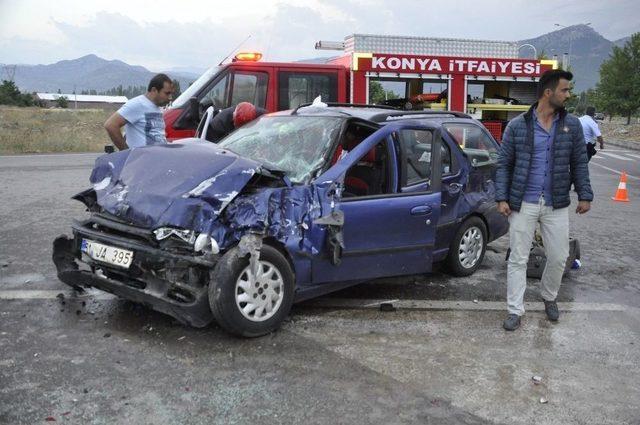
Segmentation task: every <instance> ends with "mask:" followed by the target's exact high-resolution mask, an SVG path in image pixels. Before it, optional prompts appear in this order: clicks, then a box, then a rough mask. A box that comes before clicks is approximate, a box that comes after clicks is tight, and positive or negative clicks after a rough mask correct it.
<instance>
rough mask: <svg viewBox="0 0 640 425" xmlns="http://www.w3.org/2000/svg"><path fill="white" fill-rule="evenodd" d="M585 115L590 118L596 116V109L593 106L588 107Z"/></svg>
mask: <svg viewBox="0 0 640 425" xmlns="http://www.w3.org/2000/svg"><path fill="white" fill-rule="evenodd" d="M585 114H587V115H589V116H590V117H592V116H594V115H595V114H596V108H594V107H593V106H587V110H586V112H585Z"/></svg>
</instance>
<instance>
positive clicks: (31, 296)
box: [0, 289, 117, 300]
mask: <svg viewBox="0 0 640 425" xmlns="http://www.w3.org/2000/svg"><path fill="white" fill-rule="evenodd" d="M58 294H62V295H64V297H65V298H93V299H97V300H108V299H115V298H117V297H116V296H115V295H111V294H109V293H107V292H102V291H96V292H93V291H91V290H89V291H85V292H84V293H74V292H73V291H69V290H66V289H64V290H57V291H56V290H51V289H46V290H38V289H31V290H29V289H27V290H21V289H7V290H2V291H0V300H54V299H56V298H57V297H58Z"/></svg>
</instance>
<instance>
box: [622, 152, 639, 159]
mask: <svg viewBox="0 0 640 425" xmlns="http://www.w3.org/2000/svg"><path fill="white" fill-rule="evenodd" d="M625 155H628V156H632V157H634V158H636V159H640V155H636V154H634V153H625Z"/></svg>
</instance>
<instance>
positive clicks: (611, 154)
mask: <svg viewBox="0 0 640 425" xmlns="http://www.w3.org/2000/svg"><path fill="white" fill-rule="evenodd" d="M598 154H600V155H604V156H608V157H611V158H615V159H619V160H621V161H633V159H631V158H627V157H626V156H621V155H616V154H615V153H609V152H602V151H601V150H600V151H598Z"/></svg>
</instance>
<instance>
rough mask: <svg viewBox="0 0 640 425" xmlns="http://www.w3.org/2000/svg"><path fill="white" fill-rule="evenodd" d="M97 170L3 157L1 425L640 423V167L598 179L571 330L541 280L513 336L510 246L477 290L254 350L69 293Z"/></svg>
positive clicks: (621, 159) (462, 283) (565, 300)
mask: <svg viewBox="0 0 640 425" xmlns="http://www.w3.org/2000/svg"><path fill="white" fill-rule="evenodd" d="M96 156H97V155H95V154H75V155H37V156H30V155H27V156H11V157H6V156H5V157H0V181H1V182H2V184H0V196H1V199H2V202H0V423H7V424H21V423H29V424H30V423H41V422H45V421H46V420H47V419H48V418H49V419H55V420H56V422H63V423H98V424H101V423H105V424H106V423H109V424H111V423H207V424H208V423H225V424H226V423H247V422H258V423H262V422H267V421H268V422H272V423H301V422H305V423H349V424H353V423H363V424H364V423H437V424H440V423H444V424H447V423H451V424H454V423H469V424H476V423H509V424H512V423H513V424H529V423H534V422H535V423H539V424H555V423H558V424H571V423H575V424H586V423H598V424H620V423H628V424H637V423H640V407H639V406H638V400H640V371H638V368H637V364H638V363H639V361H640V354H639V353H640V350H638V345H639V344H640V339H639V338H638V336H639V334H640V331H639V330H640V327H639V324H640V314H639V310H638V306H640V278H639V277H638V274H639V273H640V265H639V264H638V259H639V258H640V248H639V247H638V241H639V240H640V230H638V229H639V225H640V214H639V213H640V151H627V150H623V149H619V148H615V147H613V146H612V147H610V148H609V147H607V149H606V150H604V151H602V152H599V153H598V155H596V157H595V158H594V159H593V160H592V162H591V164H590V173H591V179H592V184H593V188H594V192H595V195H596V200H595V202H594V203H593V205H592V211H590V212H589V213H588V214H587V215H585V216H577V215H575V214H572V217H571V223H570V225H571V235H572V236H573V237H577V238H578V239H579V240H580V242H581V246H582V263H583V266H582V268H581V269H579V270H575V271H572V272H570V273H569V274H568V275H567V276H566V277H565V279H564V280H563V285H562V288H561V291H560V294H559V298H558V301H559V302H560V303H561V304H560V306H561V314H562V316H561V320H560V323H558V324H556V325H552V324H550V323H549V322H548V321H547V320H546V319H545V317H544V313H543V312H541V307H542V305H541V303H540V296H539V282H538V281H537V280H530V281H529V287H528V289H527V292H526V294H525V299H526V301H527V302H528V304H527V314H526V316H525V317H524V319H523V326H522V328H521V329H519V330H518V331H516V332H514V333H506V332H504V331H503V330H502V329H501V327H500V326H501V321H502V319H503V318H504V314H505V311H504V299H505V292H506V286H505V280H506V265H505V262H504V255H505V251H506V247H507V246H506V245H507V241H506V240H505V239H506V238H502V239H500V240H498V241H496V242H494V243H493V244H492V245H491V249H490V250H489V251H488V252H487V256H486V258H485V261H484V263H483V266H482V268H481V269H480V270H479V271H478V272H477V273H476V274H475V275H474V276H472V277H469V278H451V277H449V276H447V275H446V274H444V273H441V272H439V271H437V270H436V272H434V273H433V274H430V275H426V276H411V277H403V278H394V279H381V280H377V281H373V282H369V283H366V284H362V285H359V286H357V287H354V288H350V289H347V290H344V291H340V292H337V293H335V294H332V295H331V296H328V297H324V298H322V299H319V300H313V301H311V302H308V303H304V304H301V305H297V306H295V307H294V311H293V312H292V315H291V317H290V319H289V320H288V321H287V322H286V323H285V325H284V326H283V328H282V330H280V331H278V332H276V333H274V334H272V335H269V336H267V337H263V338H258V339H252V340H240V339H236V338H231V337H229V336H227V335H226V334H224V333H223V332H222V331H221V330H220V329H219V328H218V327H217V326H215V325H212V326H211V327H209V328H207V329H203V330H196V329H189V328H186V327H183V326H181V325H179V324H178V323H176V322H175V321H174V320H172V319H171V318H169V317H167V316H164V315H161V314H159V313H155V312H152V311H149V310H147V309H145V308H143V307H140V306H137V305H134V304H132V303H128V302H125V301H122V300H119V299H115V298H113V297H111V296H109V295H106V294H103V293H100V292H97V291H90V292H89V293H87V294H84V295H81V296H76V295H74V294H73V293H72V292H71V291H70V290H68V289H67V288H66V287H65V285H64V284H62V283H60V282H59V281H57V279H56V277H55V269H54V267H53V264H52V263H51V260H50V257H51V242H52V240H53V239H54V238H55V237H56V236H58V235H59V234H62V233H69V223H70V221H71V220H72V219H73V218H81V217H83V216H84V214H85V213H84V208H83V206H82V205H81V204H80V203H78V202H76V201H72V200H71V199H70V197H71V196H72V195H73V194H75V193H77V192H79V191H80V190H82V189H84V188H86V187H87V181H88V175H89V173H90V172H91V168H92V164H93V161H94V159H95V158H96ZM622 170H624V171H626V172H627V173H628V183H627V187H628V190H629V197H630V202H629V203H617V202H613V201H612V200H611V197H612V196H613V195H614V194H615V190H616V188H617V186H618V182H619V172H620V171H622ZM574 201H575V198H574ZM61 293H62V294H64V297H63V298H60V297H57V295H58V294H61ZM382 301H390V302H393V303H394V305H395V306H396V307H397V310H396V311H392V312H381V311H379V309H378V306H379V304H380V302H382ZM533 375H539V376H541V377H542V383H540V384H539V385H535V384H534V383H533V381H532V379H531V377H532V376H533ZM541 400H542V401H545V400H546V401H547V402H546V403H541Z"/></svg>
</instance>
